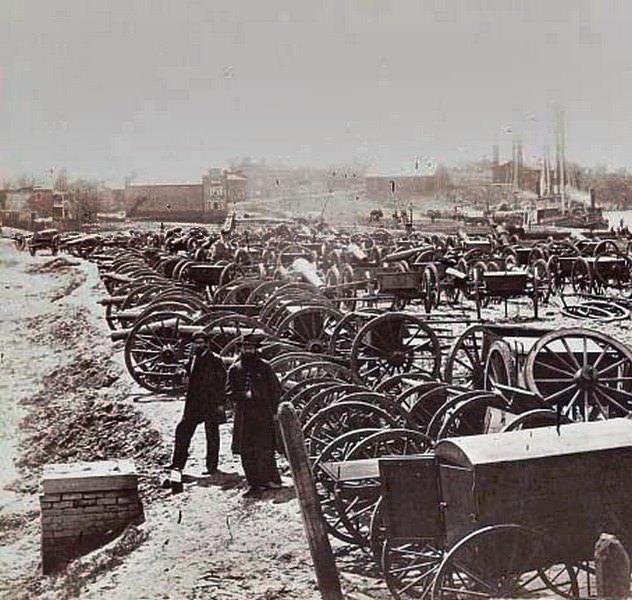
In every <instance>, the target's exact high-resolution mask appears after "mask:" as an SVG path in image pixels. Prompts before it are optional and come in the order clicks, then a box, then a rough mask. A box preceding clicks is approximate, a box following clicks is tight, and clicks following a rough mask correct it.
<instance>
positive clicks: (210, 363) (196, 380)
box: [184, 348, 226, 423]
mask: <svg viewBox="0 0 632 600" xmlns="http://www.w3.org/2000/svg"><path fill="white" fill-rule="evenodd" d="M187 373H188V375H189V385H188V388H187V393H186V397H185V401H184V418H185V419H187V420H191V421H195V422H197V423H201V422H202V421H206V420H211V421H213V420H216V419H217V420H219V417H220V414H221V412H222V411H221V410H220V407H221V408H223V407H224V404H225V402H226V392H225V388H226V369H225V367H224V363H223V362H222V359H221V358H220V357H219V356H217V354H214V353H213V352H212V351H211V350H209V349H208V348H205V349H204V350H202V351H201V352H198V353H196V354H194V355H193V356H191V359H190V360H189V363H188V365H187Z"/></svg>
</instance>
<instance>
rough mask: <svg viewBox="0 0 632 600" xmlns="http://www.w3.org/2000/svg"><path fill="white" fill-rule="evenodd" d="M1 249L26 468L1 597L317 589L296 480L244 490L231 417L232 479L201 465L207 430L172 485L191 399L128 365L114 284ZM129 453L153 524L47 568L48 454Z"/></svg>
mask: <svg viewBox="0 0 632 600" xmlns="http://www.w3.org/2000/svg"><path fill="white" fill-rule="evenodd" d="M2 245H3V246H2V255H1V256H2V262H3V264H2V275H0V278H1V279H2V281H1V282H0V285H2V286H3V288H4V290H3V301H4V307H5V308H4V310H3V313H2V320H1V321H0V327H2V331H1V333H2V346H1V349H0V360H1V361H2V364H3V368H4V371H3V372H4V377H3V379H2V391H3V400H2V403H1V404H0V409H1V410H2V411H3V416H6V417H7V418H6V419H3V422H5V423H6V427H7V430H6V431H3V433H2V437H3V439H4V441H3V450H6V452H5V453H4V454H6V456H13V457H14V458H15V463H16V465H17V468H18V471H17V472H16V471H15V470H13V471H12V472H11V477H10V478H9V477H5V479H6V480H3V481H2V482H0V483H2V485H3V486H5V487H6V488H7V489H4V490H3V491H2V492H0V494H1V495H0V543H1V546H2V547H0V573H1V576H0V596H2V597H11V598H12V599H19V598H46V599H49V598H50V599H52V598H73V597H81V598H116V599H122V598H130V599H140V598H217V599H222V598H226V599H235V598H239V599H242V598H243V599H248V600H256V599H260V600H264V599H265V600H272V599H275V598H279V599H281V598H283V599H285V598H287V599H292V598H294V599H297V600H299V599H300V600H310V599H312V598H314V599H315V598H318V597H319V595H318V593H317V590H316V588H315V584H314V576H313V570H312V567H311V561H310V557H309V552H308V550H307V544H306V541H305V537H304V533H303V527H302V523H301V519H300V513H299V509H298V503H297V501H296V499H295V498H294V493H293V490H292V489H291V487H287V488H285V489H282V490H279V491H276V492H271V493H269V494H268V495H267V496H266V497H265V498H264V499H262V500H251V499H248V500H246V499H243V498H242V497H241V492H242V491H243V489H244V480H243V476H242V471H241V467H240V465H239V461H238V460H237V459H236V458H235V457H233V456H232V455H231V453H230V424H226V425H224V426H222V449H221V458H220V462H221V468H222V469H223V471H225V472H226V475H224V476H223V477H222V478H221V480H219V481H213V482H211V481H210V480H209V479H208V478H204V477H202V476H200V475H199V473H200V472H201V470H202V468H203V458H204V439H203V438H204V436H203V430H202V428H200V430H199V432H198V433H196V436H195V438H194V443H193V446H192V450H191V459H190V461H189V464H188V465H187V472H188V473H189V474H190V475H191V477H190V479H191V481H190V482H189V483H187V484H186V485H185V491H184V493H182V494H179V495H176V496H172V495H170V493H168V492H167V491H165V490H163V489H162V488H161V486H160V484H161V479H162V478H163V477H164V474H165V473H164V471H161V467H162V466H163V465H164V464H165V463H166V462H168V461H169V453H170V451H171V444H172V436H173V431H174V427H175V424H176V423H177V421H178V419H179V417H180V414H181V411H182V402H181V401H178V400H168V399H164V398H157V397H154V396H152V395H151V394H148V393H147V392H145V391H144V390H141V389H140V388H138V387H137V386H135V384H133V382H132V381H131V379H130V378H129V376H128V375H127V373H126V372H125V368H124V365H123V355H122V352H121V351H120V350H121V349H120V347H118V348H116V347H115V346H114V345H113V344H112V343H111V342H110V340H109V337H108V330H107V327H106V325H105V321H104V320H103V318H102V316H101V312H102V310H101V308H100V307H98V306H97V304H96V302H97V300H98V299H99V298H101V297H102V296H103V295H104V294H105V290H104V289H103V288H102V286H101V284H100V282H99V280H98V276H97V272H96V267H94V265H91V264H89V263H83V262H82V263H81V264H76V261H68V260H63V257H62V259H51V257H50V256H44V255H40V256H36V257H35V258H31V257H30V256H28V254H26V253H18V252H16V251H15V250H14V249H13V248H12V247H10V246H9V245H8V244H7V242H6V241H2ZM5 413H6V414H5ZM18 424H19V436H18V439H19V444H18V445H17V447H16V444H15V439H16V435H15V431H16V430H17V428H18ZM125 457H133V458H134V459H135V461H136V464H137V466H138V470H139V473H140V483H141V493H142V498H143V502H144V506H145V515H146V521H145V523H144V524H143V525H141V526H139V527H130V528H129V529H128V531H126V532H125V533H124V534H123V535H122V536H121V537H120V538H118V539H117V540H115V541H113V542H112V543H111V544H110V545H109V546H107V547H105V548H102V549H100V550H97V551H95V552H93V553H92V554H90V555H88V556H86V557H83V558H81V559H79V560H76V561H74V563H72V564H71V565H70V566H69V568H68V569H67V570H66V571H65V572H63V573H61V574H59V575H57V576H49V577H42V576H41V575H39V519H38V505H37V493H38V487H39V482H40V478H41V467H42V464H44V463H45V462H54V461H72V460H98V459H104V458H107V459H111V458H125ZM9 467H10V461H7V469H9ZM284 470H285V472H286V473H287V467H286V466H285V465H284ZM9 479H11V480H12V481H9ZM352 587H353V586H352ZM380 596H383V594H380Z"/></svg>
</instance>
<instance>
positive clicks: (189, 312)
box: [90, 233, 632, 598]
mask: <svg viewBox="0 0 632 600" xmlns="http://www.w3.org/2000/svg"><path fill="white" fill-rule="evenodd" d="M367 235H368V234H367ZM375 237H376V238H377V239H373V238H372V243H373V246H371V242H369V241H365V242H363V241H362V239H361V238H359V237H355V239H353V240H351V239H348V240H344V243H345V244H346V246H344V247H345V248H347V249H348V246H349V244H355V245H356V246H357V247H359V248H363V249H364V250H369V249H370V248H371V247H375V246H376V245H377V246H379V247H381V248H382V250H381V251H380V252H381V255H380V258H381V261H382V262H381V267H380V269H381V271H380V273H379V275H380V276H381V277H383V278H384V279H388V278H389V277H392V276H395V277H398V276H399V275H401V276H403V277H411V273H416V274H417V275H419V273H421V275H420V279H419V282H422V281H423V280H424V278H426V279H429V278H430V276H429V275H427V274H426V275H424V273H429V272H433V271H434V270H435V269H436V271H437V273H440V270H439V267H438V266H437V264H441V260H442V259H441V258H438V254H437V253H439V252H443V254H442V256H443V257H445V256H449V255H450V252H454V253H456V254H460V255H461V256H459V258H458V259H457V260H456V266H454V267H452V266H448V267H446V269H445V271H446V272H447V271H448V270H449V269H454V272H453V273H452V275H453V276H454V278H455V281H461V282H463V281H465V282H471V281H475V282H479V283H481V286H480V289H479V291H478V292H477V291H476V288H473V287H472V286H471V285H470V284H469V283H466V284H463V285H462V284H455V287H454V289H452V288H449V287H448V286H446V285H445V281H444V279H445V277H443V276H442V275H438V277H437V281H438V282H439V287H438V288H437V290H438V291H437V297H438V298H442V299H445V300H446V303H447V296H448V295H450V297H451V298H452V300H451V302H452V304H451V309H450V311H442V310H435V308H436V307H435V306H434V304H437V305H438V304H441V303H443V302H439V301H438V300H436V299H433V302H432V303H431V304H432V306H431V307H430V310H428V308H427V306H426V304H427V302H426V297H425V296H421V295H419V296H415V297H412V293H411V295H406V294H402V292H401V290H402V289H404V288H403V287H402V285H401V280H400V282H399V283H398V285H399V286H400V287H398V288H389V287H388V283H386V284H383V286H382V287H380V279H379V278H378V279H377V286H376V288H371V289H369V288H367V287H362V288H361V287H360V286H359V284H358V286H357V287H345V284H344V283H342V284H341V283H339V281H340V280H337V281H338V283H334V281H333V279H332V278H333V277H334V275H332V273H334V274H335V273H338V274H341V273H342V272H347V273H349V272H350V270H349V268H348V267H349V266H350V267H351V268H352V269H353V264H351V263H352V262H353V261H352V260H350V259H349V253H348V250H345V251H344V252H337V253H334V254H333V256H337V257H338V258H337V259H336V260H337V262H335V261H334V262H333V264H330V265H329V266H328V267H327V271H326V273H329V278H330V281H329V283H330V285H326V282H325V284H324V285H323V277H322V274H321V272H322V269H321V267H319V266H318V265H319V264H320V263H319V262H318V260H319V259H318V257H315V256H314V253H316V254H317V255H318V253H320V255H322V256H323V257H324V256H328V254H327V250H323V244H322V243H321V244H320V245H319V248H320V250H318V248H316V243H315V242H313V246H314V247H310V246H309V243H310V242H308V241H306V240H298V241H297V240H293V241H291V242H289V243H288V242H284V241H283V240H276V241H275V240H274V238H271V239H269V240H267V241H266V242H265V243H262V248H263V250H262V254H263V252H266V251H268V252H269V253H270V252H274V256H272V255H271V254H268V255H266V260H265V261H261V260H259V259H256V258H253V257H254V256H255V255H256V251H255V248H256V241H257V240H256V239H254V238H253V236H251V237H250V240H249V242H248V243H249V247H248V258H246V257H245V256H244V253H243V252H240V251H241V250H243V247H241V246H240V247H238V248H236V249H234V255H233V256H232V260H223V261H220V262H217V263H213V262H209V261H206V260H205V261H202V260H192V259H191V257H190V256H189V253H190V252H191V250H192V248H190V247H193V246H194V245H193V244H191V243H190V241H187V242H186V246H187V248H186V249H184V250H180V251H179V252H176V253H175V254H174V253H171V252H164V251H163V250H161V249H160V248H158V247H157V246H156V241H155V240H153V241H152V242H151V245H150V248H151V249H150V250H149V251H148V250H147V248H141V247H137V248H130V247H129V246H127V247H125V248H120V247H116V248H107V249H104V248H99V249H98V250H97V251H95V252H92V253H91V254H90V257H91V258H92V259H94V260H96V261H97V262H98V264H99V269H100V271H101V274H102V277H103V281H104V284H105V286H106V288H107V290H108V293H109V297H107V298H105V299H104V300H103V305H104V308H105V315H106V319H107V320H108V324H109V326H110V327H111V329H112V339H113V340H114V341H116V342H117V343H120V344H124V351H125V361H126V365H127V367H128V369H129V372H130V374H131V376H132V377H133V378H134V379H135V380H136V381H137V382H138V383H139V384H140V385H141V386H143V387H145V388H147V389H148V390H151V391H152V392H157V393H180V392H182V381H180V380H179V379H178V373H179V372H180V366H181V364H182V362H183V361H184V360H186V357H187V356H188V352H189V347H190V340H191V336H192V335H193V334H194V333H195V332H197V331H202V330H203V331H205V332H206V333H207V334H208V335H209V336H210V339H211V341H212V343H213V344H214V346H215V349H216V351H217V352H218V353H219V354H220V355H221V356H222V357H223V358H224V359H225V360H226V362H227V363H228V362H230V361H231V360H233V357H234V355H235V354H236V346H237V343H238V341H237V340H238V339H239V338H240V337H241V336H242V335H244V334H250V333H255V334H258V335H259V336H260V337H261V338H263V344H262V352H263V353H264V355H265V356H266V357H267V358H268V359H269V360H270V362H271V364H272V366H273V368H274V369H275V371H276V373H277V374H278V376H279V379H280V381H281V383H282V387H283V390H284V395H283V399H282V400H283V402H289V403H291V404H292V406H293V407H294V408H295V410H296V412H297V413H298V415H299V418H300V421H301V424H302V428H303V435H304V438H305V442H306V448H307V452H308V455H309V459H310V464H311V471H312V476H313V479H314V482H315V486H316V490H317V494H318V497H319V500H320V505H321V510H322V514H323V518H324V523H325V526H326V528H327V531H328V532H329V534H330V535H332V536H333V537H335V538H337V539H338V540H339V541H340V542H342V543H345V544H348V545H350V546H352V547H354V548H357V549H359V551H360V552H362V554H363V555H364V556H366V563H367V565H369V564H372V565H373V567H372V568H374V569H377V570H378V571H379V572H380V574H381V575H382V576H383V578H384V580H385V581H386V584H387V585H388V588H389V590H390V591H391V593H392V594H393V596H394V597H396V598H408V597H412V598H463V597H471V596H476V597H525V596H529V595H534V596H537V595H539V594H542V593H544V592H552V593H555V594H557V595H561V596H564V597H580V596H582V597H583V596H589V595H591V593H594V591H595V590H594V566H593V563H591V561H590V558H591V557H592V544H593V543H594V540H595V536H597V535H598V534H599V533H600V532H601V531H605V530H607V531H610V532H614V533H616V534H617V535H618V536H619V537H620V538H621V539H623V540H624V541H625V542H627V541H628V540H631V539H632V537H631V536H630V535H629V532H628V531H627V530H626V527H625V526H622V525H621V524H622V523H628V522H630V519H629V518H627V515H625V514H624V512H625V508H624V507H625V506H626V504H627V498H628V497H629V493H630V491H631V490H629V489H627V487H629V485H628V484H627V483H626V482H627V479H628V478H627V477H625V476H624V475H623V474H624V473H625V470H626V469H627V468H628V467H630V466H632V456H631V452H632V450H630V448H629V447H628V446H629V444H630V441H629V440H630V439H632V432H631V431H630V427H632V421H629V420H628V419H626V418H625V417H627V416H628V415H629V413H630V409H631V408H632V352H631V351H630V349H629V348H628V347H627V346H626V345H624V344H622V343H620V342H619V341H617V340H616V339H614V338H612V337H610V336H607V335H604V334H603V333H600V332H597V331H593V330H589V329H585V328H575V329H553V328H546V327H544V326H540V327H526V326H518V325H515V324H512V325H500V324H490V323H482V322H478V321H477V320H476V319H474V317H473V314H472V312H473V311H471V310H470V311H467V310H465V309H457V308H456V307H457V306H458V305H459V303H458V301H457V299H455V295H456V290H457V288H458V291H459V294H461V295H462V296H463V297H466V298H468V299H470V300H471V299H472V298H473V299H474V300H476V294H477V293H478V294H479V297H480V307H482V308H484V304H485V299H486V298H488V296H486V295H485V294H487V293H488V288H487V287H486V286H488V285H490V284H489V282H490V281H494V282H495V281H496V279H494V278H495V277H496V276H495V275H494V273H499V272H503V273H504V274H505V275H504V277H505V280H506V281H512V285H513V284H514V283H515V281H514V280H513V279H512V276H509V277H507V275H508V274H509V273H517V274H520V277H523V276H524V274H525V273H526V274H527V275H526V280H525V281H524V282H523V283H524V286H525V289H527V290H529V291H530V292H531V293H534V294H535V297H534V298H535V300H534V304H535V303H536V302H537V301H542V302H544V301H546V299H548V298H547V295H550V294H554V293H556V291H559V290H562V291H563V290H564V289H565V288H566V287H568V286H570V287H571V288H575V287H577V291H578V292H583V293H585V294H586V296H588V294H590V295H594V294H595V293H596V292H603V291H604V290H606V289H610V288H612V289H616V290H617V292H618V295H617V299H618V304H616V306H617V307H619V308H620V310H621V311H624V312H625V308H623V306H624V303H623V300H624V299H625V296H626V294H625V291H626V287H627V280H626V276H624V275H617V276H616V277H615V273H618V269H619V267H618V266H617V267H616V268H615V267H612V270H610V271H609V273H610V275H607V272H606V270H605V267H604V265H606V264H611V265H620V266H625V265H627V261H628V259H627V254H626V252H624V251H623V250H622V249H620V248H619V246H617V245H616V244H614V242H610V241H607V242H605V243H604V241H595V242H591V241H584V242H581V243H575V244H571V243H570V242H566V241H564V242H560V241H551V240H549V241H546V242H542V243H539V244H538V243H536V244H531V245H530V246H529V247H528V248H527V247H526V246H524V247H523V246H521V245H520V244H517V243H516V242H515V240H514V241H513V242H511V241H509V240H506V242H508V243H504V242H502V240H500V241H499V240H495V241H493V240H490V239H487V238H486V239H481V240H469V241H467V240H454V239H451V240H450V239H447V238H445V239H439V238H437V239H436V240H432V239H430V240H424V243H425V244H426V245H430V244H432V249H430V248H428V249H427V250H423V252H422V253H421V254H420V250H419V244H418V241H419V240H408V241H404V240H399V241H397V242H396V243H395V242H393V241H392V240H390V238H389V236H387V235H385V234H381V233H380V234H378V236H375ZM200 239H202V238H200ZM389 240H390V241H389ZM272 241H274V243H271V242H272ZM474 242H476V243H474ZM405 243H410V245H411V247H410V248H402V246H403V245H405ZM389 244H390V245H389ZM393 244H394V245H393ZM468 244H469V247H468ZM477 245H478V246H477ZM172 246H173V244H172ZM473 246H477V247H473ZM483 246H485V247H484V248H483ZM424 247H425V246H424ZM615 248H616V250H615ZM198 249H199V248H198ZM209 250H210V248H209ZM335 250H340V248H335V247H334V248H330V249H329V255H331V252H333V251H335ZM527 250H528V252H527ZM193 251H194V252H197V250H195V249H193ZM307 251H309V253H307ZM430 252H432V253H433V254H432V256H431V258H433V260H431V261H428V262H427V263H426V262H425V260H424V261H421V262H419V263H418V262H417V260H418V258H419V257H420V256H422V257H424V258H428V257H429V256H430V254H427V253H430ZM352 254H353V252H352ZM238 256H241V258H238ZM345 257H346V258H345ZM413 257H414V258H413ZM525 257H526V258H525ZM198 258H200V256H199V255H198ZM391 259H394V260H393V261H392V260H391ZM320 260H322V259H320ZM332 260H333V259H332ZM459 261H461V262H460V263H459ZM463 261H465V263H466V264H465V265H464V264H463ZM499 261H503V262H502V263H500V262H499ZM481 263H482V264H484V265H485V269H483V266H482V264H481ZM490 263H492V264H490ZM389 264H392V266H391V267H388V265H389ZM418 264H423V269H421V270H418V269H417V267H415V265H418ZM500 264H502V269H503V270H502V271H501V270H500V269H501V267H500ZM579 264H582V265H584V264H586V265H588V269H589V273H590V278H591V279H588V278H586V277H580V276H579V275H577V273H578V269H579V268H580V267H577V266H574V265H579ZM561 265H563V266H561ZM569 265H570V267H569ZM365 267H366V265H365ZM497 268H498V270H496V269H497ZM582 268H583V267H582ZM626 268H627V266H626ZM538 269H541V270H542V273H543V276H542V278H541V279H537V278H534V277H532V276H530V275H529V273H534V272H535V271H537V270H538ZM354 272H355V271H354ZM477 273H478V274H477ZM486 274H487V276H488V278H487V279H486V277H485V275H486ZM417 275H415V276H417ZM444 275H445V274H444ZM448 275H449V276H452V275H450V273H448ZM325 279H326V276H325ZM370 279H371V278H370V277H369V276H367V277H366V281H369V280H370ZM497 279H498V280H499V281H500V280H501V279H502V278H501V277H497ZM534 281H535V282H536V283H534ZM538 281H546V286H545V287H541V286H540V284H539V283H537V282H538ZM582 281H584V282H586V281H591V284H590V285H591V287H590V288H581V285H580V284H581V282H582ZM595 281H597V282H598V283H595ZM441 282H443V283H441ZM352 283H353V282H352ZM491 285H492V287H493V284H491ZM506 285H509V284H506ZM521 285H522V284H521ZM582 285H583V284H582ZM339 286H342V287H339ZM459 286H461V287H459ZM394 289H397V290H398V291H397V293H395V292H394ZM415 289H416V290H417V291H416V292H415V294H421V292H419V289H422V288H415ZM426 289H428V288H426ZM433 289H434V288H433ZM533 289H535V290H536V292H532V290H533ZM349 290H352V291H353V293H350V291H349ZM448 290H450V291H448ZM481 293H482V294H481ZM509 294H510V293H509V291H507V292H506V294H505V295H506V297H503V298H502V299H504V300H505V299H507V298H512V297H513V294H514V292H511V294H512V295H509ZM488 295H489V296H490V297H489V298H488V299H489V300H490V301H491V300H493V296H491V295H490V294H488ZM481 296H482V297H481ZM416 301H419V302H416ZM599 302H601V305H600V306H599V308H598V311H597V312H598V313H599V314H600V315H603V313H602V312H599V311H605V312H608V311H609V310H612V311H613V310H614V309H613V308H612V307H610V308H608V306H610V305H609V304H608V303H606V302H604V301H603V298H601V300H595V299H585V302H584V303H583V304H582V305H581V306H582V310H583V311H585V313H584V314H586V315H588V316H590V314H591V313H590V306H591V304H590V303H592V306H594V307H597V306H598V305H599ZM416 304H419V305H420V306H419V307H418V306H416ZM475 304H476V302H475ZM570 308H571V306H570V305H569V306H567V307H566V309H567V310H569V313H570V314H572V311H571V310H570ZM478 310H479V311H480V308H479V309H478ZM608 314H610V313H608ZM619 316H620V315H619ZM628 316H629V315H628ZM507 436H509V437H507ZM613 457H614V458H613ZM580 459H581V460H580ZM628 461H629V462H630V464H628ZM604 490H606V492H604ZM604 494H606V496H607V497H606V496H604ZM603 505H605V506H607V510H606V511H605V513H604V512H601V511H600V510H598V509H596V508H595V507H599V506H603ZM367 568H369V567H368V566H367Z"/></svg>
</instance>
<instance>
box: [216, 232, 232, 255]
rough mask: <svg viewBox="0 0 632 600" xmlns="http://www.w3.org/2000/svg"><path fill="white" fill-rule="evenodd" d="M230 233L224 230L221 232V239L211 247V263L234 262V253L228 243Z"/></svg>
mask: <svg viewBox="0 0 632 600" xmlns="http://www.w3.org/2000/svg"><path fill="white" fill-rule="evenodd" d="M229 233H230V232H229V231H228V230H226V229H222V230H221V231H220V232H219V239H218V240H216V241H215V243H214V244H213V245H212V246H211V261H212V262H218V261H220V260H232V258H233V252H232V249H231V247H230V243H229V241H228V235H229Z"/></svg>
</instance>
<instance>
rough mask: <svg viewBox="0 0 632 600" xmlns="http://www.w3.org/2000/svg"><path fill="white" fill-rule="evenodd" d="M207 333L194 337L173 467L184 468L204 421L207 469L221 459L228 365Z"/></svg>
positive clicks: (213, 468) (215, 469)
mask: <svg viewBox="0 0 632 600" xmlns="http://www.w3.org/2000/svg"><path fill="white" fill-rule="evenodd" d="M208 342H209V338H208V336H207V335H206V334H205V333H196V334H194V336H193V338H192V351H191V358H190V359H189V362H188V364H187V368H186V372H187V375H188V379H189V384H188V386H187V393H186V397H185V401H184V412H183V414H182V420H181V421H180V422H179V423H178V425H177V427H176V442H175V450H174V452H173V460H172V463H171V467H172V468H173V469H179V470H182V469H184V465H185V464H186V462H187V458H188V456H189V445H190V444H191V438H192V437H193V434H194V433H195V430H196V428H197V426H198V425H199V424H200V423H204V429H205V431H206V470H207V472H208V473H209V474H210V475H212V474H214V473H216V472H217V463H218V461H219V425H220V423H225V422H226V413H225V399H226V395H225V385H226V369H225V368H224V364H223V363H222V360H221V359H220V357H219V356H217V354H215V353H213V351H212V350H211V348H210V346H209V343H208Z"/></svg>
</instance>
